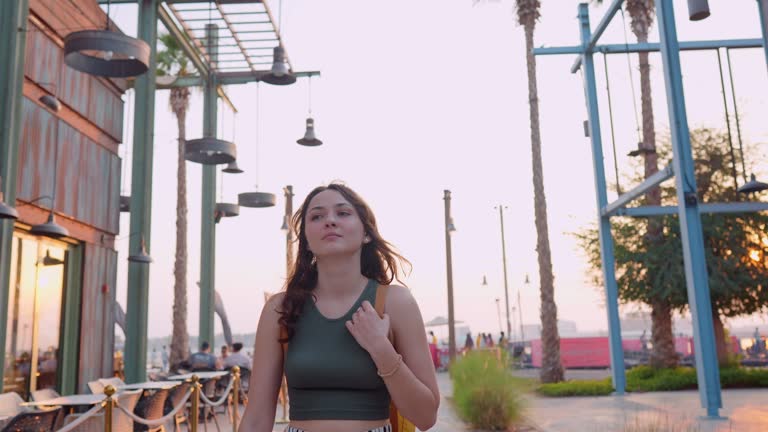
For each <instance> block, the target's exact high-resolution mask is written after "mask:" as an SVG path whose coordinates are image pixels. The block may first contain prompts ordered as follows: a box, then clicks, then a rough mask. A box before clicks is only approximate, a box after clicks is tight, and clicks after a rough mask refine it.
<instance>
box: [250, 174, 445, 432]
mask: <svg viewBox="0 0 768 432" xmlns="http://www.w3.org/2000/svg"><path fill="white" fill-rule="evenodd" d="M292 226H293V229H294V231H295V232H297V233H298V241H299V248H298V252H297V257H296V263H295V265H294V267H293V269H292V270H291V275H290V277H289V278H288V281H287V283H286V289H285V292H281V293H279V294H277V295H274V296H273V297H271V298H270V299H269V300H268V301H267V303H266V305H265V306H264V309H263V310H262V312H261V318H260V319H259V325H258V329H257V331H256V346H255V349H254V355H253V368H252V369H251V370H252V372H251V381H250V388H251V390H254V391H251V397H250V398H249V402H248V407H247V408H246V410H245V414H244V416H243V420H242V423H241V425H240V432H267V431H272V426H273V423H274V418H275V409H276V403H277V394H278V390H279V388H280V382H281V377H282V375H283V372H284V371H285V375H286V378H287V381H288V395H289V402H290V407H291V409H290V417H291V422H290V424H289V428H288V430H289V431H290V432H293V431H297V430H298V431H308V432H363V431H377V432H379V431H384V432H388V431H389V430H390V425H389V402H390V397H391V399H392V401H393V402H394V404H395V405H396V406H397V407H398V409H399V410H400V414H401V415H402V416H403V417H405V418H407V419H408V420H410V421H411V422H413V423H414V424H415V426H416V427H417V428H419V429H420V430H427V429H429V428H430V427H432V426H433V425H434V424H435V420H436V416H437V408H438V405H439V403H440V395H439V393H438V389H437V380H436V378H435V369H434V366H433V365H432V360H431V359H430V357H429V350H428V349H427V340H426V335H425V334H424V328H423V326H424V324H423V321H422V318H421V312H420V311H419V308H418V305H417V304H416V301H415V300H414V299H413V297H412V296H411V294H410V292H409V291H408V290H407V289H406V288H404V287H402V286H399V285H391V286H389V288H388V294H387V296H386V301H385V307H384V310H385V312H386V313H385V314H384V315H383V317H380V316H379V314H377V313H376V311H375V310H374V303H375V299H376V290H377V286H378V285H379V284H381V285H388V284H390V283H391V282H392V281H393V279H394V278H395V277H397V273H398V261H400V262H402V261H405V260H404V259H403V258H402V257H401V256H400V255H398V254H397V253H395V252H393V251H392V248H391V246H390V245H389V243H387V242H386V241H384V240H383V239H382V238H381V236H380V235H379V232H378V228H377V226H376V219H375V218H374V216H373V213H372V212H371V209H370V208H369V207H368V206H367V205H366V204H365V202H364V201H363V200H362V199H361V198H360V197H359V196H358V195H357V194H356V193H355V192H354V191H352V190H351V189H350V188H348V187H346V186H344V185H341V184H336V183H333V184H330V185H328V186H325V187H323V186H321V187H318V188H316V189H314V190H313V191H312V192H311V193H310V194H309V196H307V198H306V199H305V200H304V203H303V204H302V205H301V208H300V209H299V211H298V212H296V214H295V215H294V217H293V220H292ZM406 262H407V261H406ZM390 330H392V334H393V339H394V341H395V342H394V346H393V344H392V343H391V342H390V340H389V338H388V334H389V332H390ZM281 342H284V344H283V343H281ZM284 349H285V352H284V351H283V350H284Z"/></svg>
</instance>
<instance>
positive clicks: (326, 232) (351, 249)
mask: <svg viewBox="0 0 768 432" xmlns="http://www.w3.org/2000/svg"><path fill="white" fill-rule="evenodd" d="M304 234H305V235H306V237H307V243H308V245H309V250H310V251H312V253H313V254H315V256H317V257H318V258H321V257H324V256H333V255H351V254H353V253H355V252H357V251H359V250H360V248H361V247H362V245H363V243H364V242H365V243H367V242H368V241H369V240H367V239H366V235H365V229H364V228H363V223H362V221H360V217H359V216H358V214H357V211H355V207H354V206H353V205H352V204H350V203H349V201H347V200H346V199H345V198H344V196H342V195H341V194H340V193H339V192H337V191H335V190H331V189H326V190H324V191H322V192H320V193H318V194H317V195H315V196H314V197H313V198H312V200H311V201H310V202H309V209H308V210H307V213H306V216H305V219H304Z"/></svg>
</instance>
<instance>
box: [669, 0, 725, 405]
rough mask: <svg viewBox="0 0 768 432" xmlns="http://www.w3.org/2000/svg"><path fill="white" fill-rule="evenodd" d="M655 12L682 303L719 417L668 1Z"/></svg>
mask: <svg viewBox="0 0 768 432" xmlns="http://www.w3.org/2000/svg"><path fill="white" fill-rule="evenodd" d="M656 16H657V17H658V23H659V34H660V36H661V58H662V64H663V65H664V83H665V85H666V90H667V105H668V106H669V124H670V125H674V126H673V127H672V128H671V133H672V152H673V165H674V168H675V186H676V189H677V202H678V215H679V217H680V232H681V234H682V242H683V261H684V265H685V282H686V285H687V288H688V306H689V307H690V310H691V316H692V318H693V337H694V344H693V346H694V348H695V356H696V375H697V377H698V382H699V397H700V399H701V405H702V407H703V408H705V409H706V410H707V416H708V417H710V418H719V415H718V409H719V408H721V407H722V400H721V397H720V371H719V369H718V363H717V352H716V350H715V333H714V327H713V324H712V305H711V302H710V297H709V281H708V275H707V263H706V258H705V255H704V236H703V234H702V228H701V215H700V213H699V203H698V199H697V195H696V176H695V174H694V169H693V155H692V152H691V137H690V135H689V133H688V118H687V115H686V112H685V96H684V94H683V77H682V71H681V67H680V52H679V48H678V41H677V29H676V28H675V11H674V8H673V4H672V0H657V1H656Z"/></svg>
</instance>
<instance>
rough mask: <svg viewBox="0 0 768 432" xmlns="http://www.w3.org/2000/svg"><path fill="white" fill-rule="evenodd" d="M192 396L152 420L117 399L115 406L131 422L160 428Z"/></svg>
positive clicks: (190, 391)
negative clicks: (131, 409)
mask: <svg viewBox="0 0 768 432" xmlns="http://www.w3.org/2000/svg"><path fill="white" fill-rule="evenodd" d="M191 395H192V389H189V390H187V393H186V394H185V395H184V399H183V400H182V401H181V403H179V405H178V406H175V407H173V410H172V411H171V412H169V413H168V414H166V415H164V416H163V417H160V418H158V419H152V420H148V419H144V418H141V417H139V416H137V415H136V414H134V413H132V412H131V411H128V410H126V409H125V408H123V407H122V406H121V405H120V404H118V403H117V399H114V403H115V406H117V407H118V408H120V411H122V412H123V413H124V414H125V415H127V416H128V417H129V418H130V419H131V420H133V421H135V422H137V423H141V424H143V425H146V426H160V425H162V424H164V423H165V422H167V421H169V420H171V419H173V418H174V417H175V416H176V414H177V413H178V412H179V411H181V409H182V408H184V407H185V406H186V405H187V400H189V397H190V396H191ZM57 432H62V431H61V430H60V431H57ZM65 432H66V431H65Z"/></svg>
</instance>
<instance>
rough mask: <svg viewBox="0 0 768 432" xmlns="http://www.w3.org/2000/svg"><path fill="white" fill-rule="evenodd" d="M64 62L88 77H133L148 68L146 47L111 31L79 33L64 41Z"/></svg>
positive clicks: (138, 40)
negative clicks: (89, 75) (88, 75)
mask: <svg viewBox="0 0 768 432" xmlns="http://www.w3.org/2000/svg"><path fill="white" fill-rule="evenodd" d="M64 62H65V63H66V64H67V66H69V67H71V68H72V69H77V70H79V71H80V72H85V73H87V74H91V75H97V76H103V77H111V78H127V77H135V76H138V75H141V74H143V73H144V72H146V71H147V70H148V69H149V45H147V43H146V42H144V41H143V40H141V39H134V38H132V37H130V36H126V35H124V34H120V33H117V32H114V31H111V30H81V31H77V32H72V33H70V34H68V35H67V37H66V38H64Z"/></svg>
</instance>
